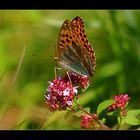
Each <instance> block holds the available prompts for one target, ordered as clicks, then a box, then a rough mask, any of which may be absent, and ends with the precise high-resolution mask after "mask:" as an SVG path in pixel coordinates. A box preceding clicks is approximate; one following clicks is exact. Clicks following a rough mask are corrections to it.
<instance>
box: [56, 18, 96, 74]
mask: <svg viewBox="0 0 140 140" xmlns="http://www.w3.org/2000/svg"><path fill="white" fill-rule="evenodd" d="M56 52H57V54H56V55H57V57H58V62H59V63H60V64H61V65H62V66H63V67H65V68H67V69H70V70H72V71H74V72H76V73H78V74H80V75H89V76H92V75H93V71H94V70H95V65H96V60H95V53H94V51H93V49H92V47H91V45H90V44H89V42H88V40H87V37H86V35H85V31H84V25H83V21H82V19H81V18H80V17H75V18H74V19H73V20H72V21H70V20H65V21H64V23H63V24H62V26H61V29H60V32H59V37H58V45H57V51H56Z"/></svg>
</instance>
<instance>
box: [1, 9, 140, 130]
mask: <svg viewBox="0 0 140 140" xmlns="http://www.w3.org/2000/svg"><path fill="white" fill-rule="evenodd" d="M75 16H80V17H82V19H83V20H84V22H85V30H86V34H87V36H88V39H89V42H90V44H91V45H92V46H93V48H94V50H95V53H96V59H97V66H96V72H95V75H94V77H93V78H91V84H90V87H89V88H88V90H87V91H86V92H85V93H83V94H82V95H81V97H80V99H79V102H80V104H81V105H82V106H83V107H90V109H91V112H95V111H96V108H97V106H98V104H99V103H100V102H102V101H103V100H106V99H111V98H112V97H113V96H114V95H116V94H120V93H127V94H128V95H129V96H130V97H131V100H130V102H129V106H128V107H129V109H137V108H140V76H139V74H140V27H139V26H140V11H137V10H15V11H14V10H12V11H10V10H7V11H6V10H3V11H2V10H1V11H0V129H38V128H40V126H41V129H51V130H54V129H63V130H64V129H81V128H80V125H79V123H80V119H79V118H76V117H74V116H70V117H69V118H67V119H65V118H64V117H65V114H66V112H65V111H61V112H55V113H54V114H53V113H50V112H49V111H48V109H47V107H46V104H45V97H44V93H45V89H46V88H47V86H48V84H47V81H49V80H53V79H54V50H55V45H56V43H57V37H58V32H59V29H60V27H61V25H62V23H63V22H64V20H65V19H71V20H72V19H73V18H74V17H75ZM110 123H112V122H111V120H110ZM124 129H130V126H125V127H124ZM135 129H138V126H137V127H135Z"/></svg>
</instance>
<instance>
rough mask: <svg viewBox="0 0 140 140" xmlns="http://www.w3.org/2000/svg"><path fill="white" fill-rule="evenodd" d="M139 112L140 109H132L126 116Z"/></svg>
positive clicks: (135, 114)
mask: <svg viewBox="0 0 140 140" xmlns="http://www.w3.org/2000/svg"><path fill="white" fill-rule="evenodd" d="M139 113H140V109H133V110H129V111H128V112H127V116H137V115H138V114H139Z"/></svg>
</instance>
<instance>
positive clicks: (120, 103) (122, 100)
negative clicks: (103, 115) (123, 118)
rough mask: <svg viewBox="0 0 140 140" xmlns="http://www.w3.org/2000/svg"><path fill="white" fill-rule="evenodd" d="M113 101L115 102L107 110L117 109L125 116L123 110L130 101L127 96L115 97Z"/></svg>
mask: <svg viewBox="0 0 140 140" xmlns="http://www.w3.org/2000/svg"><path fill="white" fill-rule="evenodd" d="M113 100H115V103H113V104H112V105H111V106H109V107H108V110H109V111H115V110H117V109H118V108H119V109H120V110H121V111H122V112H123V114H126V110H125V109H124V108H125V107H126V103H127V102H128V101H129V100H130V97H129V96H128V94H120V95H116V96H115V97H114V98H113Z"/></svg>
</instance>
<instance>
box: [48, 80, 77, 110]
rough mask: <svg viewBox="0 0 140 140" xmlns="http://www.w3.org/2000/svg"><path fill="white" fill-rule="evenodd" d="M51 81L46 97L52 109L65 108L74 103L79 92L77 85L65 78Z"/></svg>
mask: <svg viewBox="0 0 140 140" xmlns="http://www.w3.org/2000/svg"><path fill="white" fill-rule="evenodd" d="M49 83H50V84H49V86H48V89H47V93H46V94H45V97H46V99H47V101H46V103H47V104H48V107H49V109H50V111H55V110H57V109H58V110H65V109H66V108H67V107H70V106H72V105H73V100H74V97H75V96H76V94H77V92H78V91H77V88H76V87H73V85H71V83H70V82H69V81H65V80H64V79H55V80H53V81H52V82H49Z"/></svg>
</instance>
